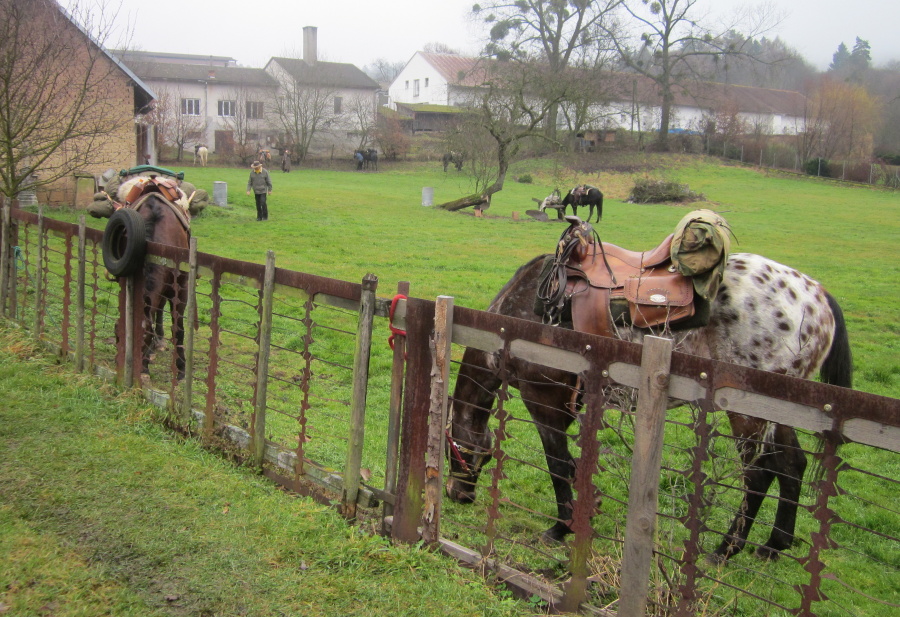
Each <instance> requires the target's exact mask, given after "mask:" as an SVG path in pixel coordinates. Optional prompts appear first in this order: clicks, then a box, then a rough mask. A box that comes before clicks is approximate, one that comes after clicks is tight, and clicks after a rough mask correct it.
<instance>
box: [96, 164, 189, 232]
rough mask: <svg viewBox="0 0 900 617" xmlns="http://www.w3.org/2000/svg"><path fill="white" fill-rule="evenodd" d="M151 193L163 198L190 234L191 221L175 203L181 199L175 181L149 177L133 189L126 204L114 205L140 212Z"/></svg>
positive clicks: (126, 198) (127, 196)
mask: <svg viewBox="0 0 900 617" xmlns="http://www.w3.org/2000/svg"><path fill="white" fill-rule="evenodd" d="M151 193H158V194H159V195H160V196H161V197H162V198H163V202H164V203H165V204H166V205H167V206H168V207H169V208H170V209H171V210H172V212H174V213H175V216H176V218H178V221H179V222H180V223H181V224H182V226H183V227H184V229H185V231H187V232H188V234H190V233H191V219H190V217H189V215H188V213H187V212H185V210H184V208H182V207H180V206H178V205H177V204H176V203H175V202H176V201H178V200H179V199H180V198H181V193H180V191H179V189H178V183H177V182H175V181H174V180H169V179H167V178H158V177H156V176H149V177H147V178H146V180H145V181H143V182H138V183H136V184H135V185H134V186H133V187H131V190H130V191H129V192H128V195H126V196H125V203H124V204H120V203H118V202H113V203H114V206H115V207H116V209H119V208H133V209H134V210H140V208H141V206H142V205H143V204H144V202H145V201H146V200H147V196H148V195H150V194H151Z"/></svg>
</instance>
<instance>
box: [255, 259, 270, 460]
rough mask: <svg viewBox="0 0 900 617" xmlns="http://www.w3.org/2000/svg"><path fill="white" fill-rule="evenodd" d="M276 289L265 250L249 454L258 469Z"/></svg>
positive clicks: (262, 453) (263, 444)
mask: <svg viewBox="0 0 900 617" xmlns="http://www.w3.org/2000/svg"><path fill="white" fill-rule="evenodd" d="M274 289H275V252H274V251H266V270H265V278H264V281H263V295H262V315H261V317H260V322H259V351H258V353H257V356H256V388H255V392H254V405H253V407H254V411H253V420H252V421H253V447H252V448H251V454H252V457H253V462H254V464H255V465H256V466H257V467H262V464H263V459H264V456H265V447H266V408H267V398H266V394H267V389H268V383H269V350H270V348H271V345H272V309H273V295H274Z"/></svg>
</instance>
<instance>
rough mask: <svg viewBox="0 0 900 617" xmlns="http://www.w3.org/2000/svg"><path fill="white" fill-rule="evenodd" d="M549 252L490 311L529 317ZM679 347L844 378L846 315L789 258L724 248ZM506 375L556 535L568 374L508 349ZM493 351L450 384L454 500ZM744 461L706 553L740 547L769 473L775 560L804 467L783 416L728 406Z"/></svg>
mask: <svg viewBox="0 0 900 617" xmlns="http://www.w3.org/2000/svg"><path fill="white" fill-rule="evenodd" d="M544 257H545V256H540V257H536V258H535V259H532V260H531V261H530V262H528V263H527V264H525V265H524V266H522V267H521V268H519V270H518V271H517V272H516V274H515V275H514V276H513V278H512V279H511V280H510V281H509V282H508V283H507V284H506V285H505V286H504V287H503V289H502V290H501V291H500V293H499V294H498V295H497V297H496V298H495V299H494V301H493V302H492V303H491V305H490V307H489V308H488V311H489V312H493V313H499V314H501V315H509V316H512V317H518V318H521V319H527V320H530V321H540V319H541V318H540V317H539V316H537V315H536V314H535V313H534V309H533V306H534V299H535V295H536V292H537V286H538V279H539V277H540V271H541V267H542V264H543V261H544ZM644 334H645V332H644V331H642V330H638V329H619V331H618V336H619V338H621V339H624V340H632V341H635V342H641V341H642V340H643V337H644ZM674 338H675V344H676V349H677V350H678V351H683V352H686V353H690V354H694V355H698V356H702V357H706V358H712V359H714V360H719V361H724V362H731V363H735V364H741V365H744V366H749V367H753V368H757V369H762V370H766V371H772V372H775V373H782V374H785V375H791V376H795V377H801V378H810V377H812V376H813V374H814V373H815V372H816V371H817V370H819V371H820V376H821V378H822V380H823V381H825V382H826V383H830V384H835V385H839V386H844V387H850V386H851V378H852V377H851V375H852V368H851V357H850V346H849V340H848V337H847V330H846V327H845V324H844V318H843V314H842V312H841V309H840V307H839V306H838V304H837V302H836V301H835V299H834V298H833V297H832V296H831V295H830V294H828V292H826V291H825V289H824V288H823V287H822V286H821V285H820V284H819V283H817V282H816V281H814V280H812V279H811V278H809V277H808V276H806V275H805V274H802V273H800V272H798V271H796V270H794V269H793V268H790V267H788V266H785V265H782V264H780V263H777V262H774V261H772V260H771V259H767V258H765V257H761V256H759V255H750V254H746V253H740V254H734V255H732V256H731V257H730V258H729V260H728V262H727V266H726V268H725V276H724V280H723V283H722V285H721V287H720V290H719V294H718V296H717V298H716V300H715V302H714V303H713V304H712V307H711V314H710V320H709V323H708V325H706V326H704V327H702V328H697V329H694V330H688V331H681V332H676V333H674ZM507 368H508V370H509V373H508V378H509V384H510V385H511V386H512V387H514V388H517V389H518V390H519V391H520V393H521V399H522V402H523V403H524V404H525V406H526V408H527V409H528V411H529V413H530V414H531V417H532V419H533V420H534V422H535V424H536V426H537V428H538V433H539V435H540V438H541V442H542V444H543V446H544V452H545V455H546V460H547V465H548V470H549V472H550V476H551V480H552V483H553V488H554V492H555V494H556V502H557V506H558V521H559V522H557V523H556V524H554V525H553V526H552V527H551V528H550V529H548V530H547V531H545V532H544V537H545V538H546V539H548V540H553V541H561V540H562V539H563V538H564V537H565V536H566V534H568V533H571V530H570V529H569V527H568V525H567V523H566V521H568V520H570V519H571V517H572V513H571V503H572V485H571V481H572V479H573V478H574V472H575V462H574V460H573V458H572V455H571V454H570V452H569V448H568V442H567V436H566V429H567V428H568V427H569V425H570V424H571V423H572V421H573V420H574V419H575V416H574V414H573V413H572V412H571V411H570V410H569V409H567V404H568V403H569V401H570V400H571V397H572V391H573V388H575V387H576V378H575V376H574V375H572V374H569V373H564V372H562V371H558V370H553V369H547V368H546V367H538V366H536V365H533V364H529V363H527V362H524V361H522V360H519V359H516V358H511V359H510V361H509V363H508V364H507ZM502 378H503V375H501V373H500V370H499V358H498V357H497V355H496V354H488V353H486V352H482V351H479V350H477V349H474V348H469V349H467V350H466V351H465V353H464V355H463V359H462V364H461V367H460V370H459V375H458V377H457V381H456V388H455V391H454V394H453V407H452V418H453V423H452V429H451V430H452V438H453V440H454V442H456V443H457V444H458V446H459V448H460V452H461V459H462V461H463V462H464V463H465V467H464V466H463V464H462V463H461V462H460V461H459V460H457V459H456V458H455V457H453V456H451V457H450V470H451V475H450V476H449V478H448V481H447V487H446V489H447V495H448V496H449V497H450V498H451V499H453V500H454V501H457V502H461V503H468V502H472V501H473V500H474V499H475V486H476V482H477V480H478V476H479V473H480V470H481V466H482V465H483V464H484V463H485V462H486V461H487V460H489V459H490V458H491V455H490V450H491V437H490V435H489V432H488V419H489V417H490V410H491V409H492V407H493V405H494V402H495V400H496V397H497V392H498V389H499V388H500V386H501V379H502ZM728 416H729V421H730V423H731V428H732V431H733V433H734V435H735V436H736V437H737V439H738V448H739V452H740V457H741V461H742V464H743V469H742V473H743V483H744V488H745V493H744V497H743V500H742V503H741V506H740V509H739V510H738V512H737V514H736V516H735V518H734V521H733V522H732V524H731V527H730V529H729V530H728V532H727V533H726V534H725V536H724V538H723V540H722V542H721V543H720V545H719V546H718V548H717V549H716V550H715V551H714V553H713V555H711V556H710V557H711V559H713V560H719V561H724V560H726V559H728V558H730V557H731V556H733V555H735V554H736V553H738V552H740V551H741V550H742V549H743V547H744V545H745V543H746V541H747V536H748V535H749V533H750V528H751V526H752V524H753V521H754V519H755V517H756V515H757V512H758V511H759V507H760V505H761V503H762V501H763V499H764V498H765V496H766V493H767V492H768V490H769V487H770V486H771V484H772V482H773V481H775V480H777V481H778V484H779V489H780V491H779V492H780V496H779V501H778V507H777V511H776V514H775V524H774V525H773V527H772V532H771V535H770V537H769V539H768V540H767V541H766V543H765V544H763V545H761V546H760V547H759V548H758V549H757V554H759V555H760V556H761V557H764V558H768V559H775V558H777V557H778V556H779V553H780V552H781V551H783V550H785V549H787V548H789V547H790V546H791V543H792V541H793V537H794V527H795V522H796V516H797V503H798V500H799V497H800V489H801V481H802V478H803V474H804V472H805V470H806V464H807V463H806V456H805V455H804V454H803V451H802V450H801V449H800V444H799V441H798V439H797V435H796V433H795V432H794V430H793V429H792V428H790V427H788V426H783V425H777V424H771V423H768V422H765V421H763V420H759V419H755V418H751V417H747V416H742V415H739V414H733V413H729V414H728Z"/></svg>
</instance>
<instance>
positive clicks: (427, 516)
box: [422, 296, 453, 544]
mask: <svg viewBox="0 0 900 617" xmlns="http://www.w3.org/2000/svg"><path fill="white" fill-rule="evenodd" d="M452 328H453V298H452V297H450V296H438V298H437V301H436V302H435V305H434V340H433V343H432V350H431V351H432V367H431V397H430V405H429V408H428V441H427V444H426V448H425V505H424V508H423V512H422V527H423V532H422V538H423V539H424V540H425V541H426V542H428V543H429V544H433V543H435V542H437V541H438V539H439V538H440V532H441V527H440V518H441V496H442V494H443V491H442V490H441V489H442V480H443V477H444V427H445V426H447V399H448V395H449V382H450V339H451V338H452V334H451V332H452Z"/></svg>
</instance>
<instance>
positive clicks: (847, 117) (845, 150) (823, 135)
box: [797, 75, 881, 161]
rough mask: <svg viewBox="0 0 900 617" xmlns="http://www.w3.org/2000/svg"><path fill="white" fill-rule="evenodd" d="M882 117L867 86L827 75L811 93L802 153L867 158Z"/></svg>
mask: <svg viewBox="0 0 900 617" xmlns="http://www.w3.org/2000/svg"><path fill="white" fill-rule="evenodd" d="M880 118H881V110H880V108H879V103H878V100H877V99H875V98H873V97H872V96H871V95H869V93H868V92H867V91H866V89H865V88H864V87H863V86H860V85H857V84H853V83H849V82H845V81H840V80H837V79H832V78H831V77H829V76H827V75H826V76H824V77H823V78H822V79H820V80H819V82H818V83H816V84H815V86H814V88H813V89H812V90H811V91H810V92H808V93H807V109H806V115H805V118H804V121H805V130H803V131H801V132H798V135H797V139H798V148H799V150H800V156H801V157H802V159H803V160H804V161H806V160H809V159H811V158H814V157H821V158H825V159H831V158H852V159H866V158H868V157H869V156H871V154H872V149H873V144H874V136H875V134H876V133H877V132H878V128H879V120H880Z"/></svg>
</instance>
